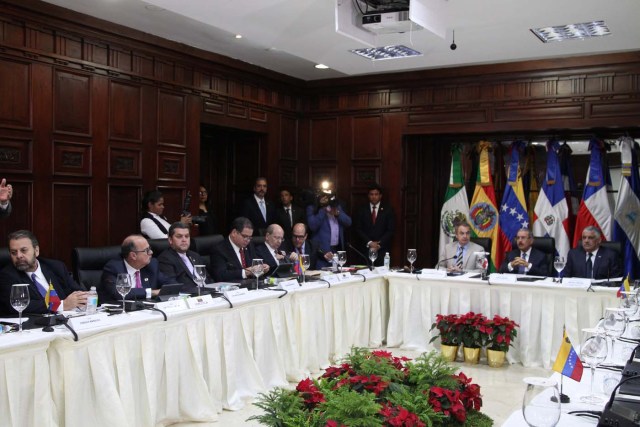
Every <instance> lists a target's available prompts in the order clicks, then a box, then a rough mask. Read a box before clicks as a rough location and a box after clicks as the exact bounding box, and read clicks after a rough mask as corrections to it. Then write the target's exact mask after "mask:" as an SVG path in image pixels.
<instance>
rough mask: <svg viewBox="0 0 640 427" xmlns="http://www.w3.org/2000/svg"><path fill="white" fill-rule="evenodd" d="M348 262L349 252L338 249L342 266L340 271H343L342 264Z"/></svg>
mask: <svg viewBox="0 0 640 427" xmlns="http://www.w3.org/2000/svg"><path fill="white" fill-rule="evenodd" d="M346 262H347V253H346V252H345V251H338V265H339V266H340V272H342V266H343V265H344V264H345V263H346Z"/></svg>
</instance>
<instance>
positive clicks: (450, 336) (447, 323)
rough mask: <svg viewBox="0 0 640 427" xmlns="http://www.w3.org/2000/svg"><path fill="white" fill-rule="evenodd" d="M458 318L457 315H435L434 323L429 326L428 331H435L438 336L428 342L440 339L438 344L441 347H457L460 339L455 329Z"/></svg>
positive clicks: (456, 328)
mask: <svg viewBox="0 0 640 427" xmlns="http://www.w3.org/2000/svg"><path fill="white" fill-rule="evenodd" d="M459 317H460V316H458V315H457V314H446V315H443V314H438V315H436V321H435V322H434V323H433V324H432V325H431V329H430V331H433V330H434V329H437V330H438V332H440V335H435V336H433V337H432V338H431V340H430V341H429V342H433V341H435V340H436V338H440V343H441V344H443V345H454V346H457V345H459V344H460V337H459V334H458V327H457V325H458V319H459Z"/></svg>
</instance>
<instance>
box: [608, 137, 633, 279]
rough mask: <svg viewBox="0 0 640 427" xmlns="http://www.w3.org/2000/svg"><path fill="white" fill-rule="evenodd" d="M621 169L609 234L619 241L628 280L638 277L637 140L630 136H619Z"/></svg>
mask: <svg viewBox="0 0 640 427" xmlns="http://www.w3.org/2000/svg"><path fill="white" fill-rule="evenodd" d="M620 155H621V159H622V171H621V175H622V176H621V179H620V191H618V201H617V203H616V209H615V214H614V220H615V222H614V227H613V238H614V240H616V241H618V242H622V248H623V253H624V273H625V275H626V276H627V279H628V280H639V279H640V174H638V160H637V155H638V144H636V143H635V141H634V140H633V139H631V138H626V137H625V138H622V139H621V140H620Z"/></svg>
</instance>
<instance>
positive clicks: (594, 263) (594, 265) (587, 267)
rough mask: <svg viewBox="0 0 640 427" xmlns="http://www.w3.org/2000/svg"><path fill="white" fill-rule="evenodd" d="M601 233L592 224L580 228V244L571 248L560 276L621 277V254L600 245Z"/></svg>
mask: <svg viewBox="0 0 640 427" xmlns="http://www.w3.org/2000/svg"><path fill="white" fill-rule="evenodd" d="M601 242H602V233H601V232H600V230H599V229H598V228H597V227H594V226H592V225H590V226H587V227H585V229H584V230H582V240H581V244H579V245H578V246H577V247H575V248H573V249H571V250H570V251H569V254H568V255H567V264H566V265H565V267H564V270H562V277H583V278H587V279H595V280H602V279H610V278H611V279H613V278H618V277H622V275H623V274H624V272H623V270H622V260H621V259H620V258H621V255H620V254H618V253H616V252H615V251H614V250H613V249H609V248H605V247H603V246H600V243H601Z"/></svg>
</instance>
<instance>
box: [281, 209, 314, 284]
mask: <svg viewBox="0 0 640 427" xmlns="http://www.w3.org/2000/svg"><path fill="white" fill-rule="evenodd" d="M307 236H308V232H307V225H306V224H304V223H302V222H299V223H297V224H296V225H294V226H293V235H292V237H291V240H287V241H285V243H284V245H283V246H284V250H285V251H286V252H287V253H289V259H290V260H291V262H293V264H294V265H295V269H296V271H297V272H298V274H300V266H299V265H298V256H299V255H300V254H307V255H309V270H315V269H316V268H317V267H316V265H317V263H318V256H323V255H322V252H321V251H319V250H318V247H317V246H316V244H315V243H314V242H313V241H311V240H307Z"/></svg>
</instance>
